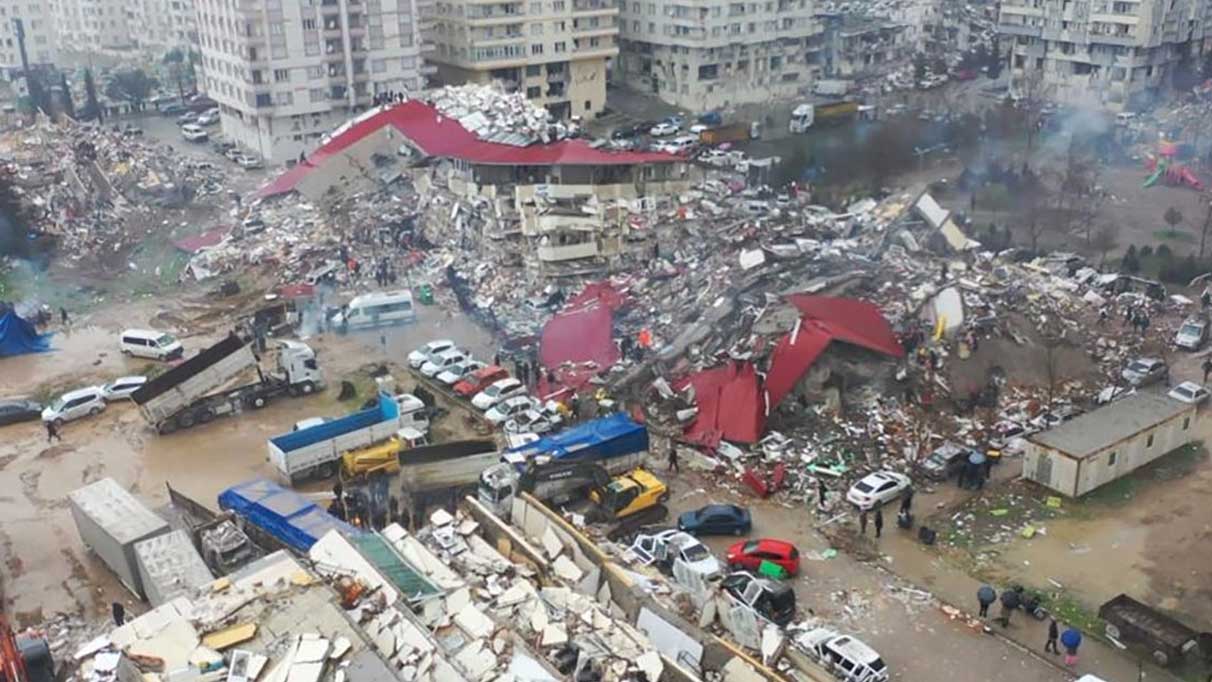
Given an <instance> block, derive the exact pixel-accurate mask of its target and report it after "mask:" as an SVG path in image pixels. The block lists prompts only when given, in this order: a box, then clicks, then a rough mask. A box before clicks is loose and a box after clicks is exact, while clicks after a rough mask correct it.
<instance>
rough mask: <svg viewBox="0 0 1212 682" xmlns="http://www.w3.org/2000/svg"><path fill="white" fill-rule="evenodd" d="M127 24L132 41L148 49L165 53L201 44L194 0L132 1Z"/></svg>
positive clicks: (129, 6)
mask: <svg viewBox="0 0 1212 682" xmlns="http://www.w3.org/2000/svg"><path fill="white" fill-rule="evenodd" d="M127 21H128V23H129V25H130V27H131V39H132V42H134V43H135V44H136V45H137V46H138V47H140V48H142V49H144V50H148V51H152V52H159V53H164V52H167V51H169V50H171V49H173V48H175V47H180V48H196V47H197V45H198V21H197V13H196V12H194V2H193V0H131V1H130V3H129V5H128V10H127Z"/></svg>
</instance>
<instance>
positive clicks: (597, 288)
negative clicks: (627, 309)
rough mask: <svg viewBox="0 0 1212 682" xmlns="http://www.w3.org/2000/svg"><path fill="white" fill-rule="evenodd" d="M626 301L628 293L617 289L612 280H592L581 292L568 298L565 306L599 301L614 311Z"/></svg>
mask: <svg viewBox="0 0 1212 682" xmlns="http://www.w3.org/2000/svg"><path fill="white" fill-rule="evenodd" d="M626 301H627V294H626V293H625V292H623V291H619V290H618V289H616V288H615V287H614V285H613V284H611V283H610V282H590V283H589V284H586V285H585V288H584V289H582V290H581V293H579V294H577V295H576V296H573V297H572V298H570V299H568V303H566V304H565V306H564V308H565V309H571V308H579V307H581V306H583V305H585V304H590V303H595V302H597V303H601V304H603V305H605V306H606V307H608V308H610V309H611V310H612V311H614V310H618V309H619V308H622V307H623V304H624V303H626Z"/></svg>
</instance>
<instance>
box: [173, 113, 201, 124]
mask: <svg viewBox="0 0 1212 682" xmlns="http://www.w3.org/2000/svg"><path fill="white" fill-rule="evenodd" d="M197 120H198V114H197V113H195V112H193V111H187V112H185V113H184V114H181V115H180V116H178V117H177V125H179V126H183V125H186V124H188V123H193V122H194V121H197Z"/></svg>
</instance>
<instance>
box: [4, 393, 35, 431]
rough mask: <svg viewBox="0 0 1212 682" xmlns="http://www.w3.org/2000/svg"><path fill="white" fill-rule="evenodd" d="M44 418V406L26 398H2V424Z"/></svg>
mask: <svg viewBox="0 0 1212 682" xmlns="http://www.w3.org/2000/svg"><path fill="white" fill-rule="evenodd" d="M41 418H42V406H41V405H39V404H38V403H36V402H34V401H32V400H25V399H24V398H6V399H3V400H0V426H4V425H6V424H16V423H17V422H31V421H34V420H37V419H41Z"/></svg>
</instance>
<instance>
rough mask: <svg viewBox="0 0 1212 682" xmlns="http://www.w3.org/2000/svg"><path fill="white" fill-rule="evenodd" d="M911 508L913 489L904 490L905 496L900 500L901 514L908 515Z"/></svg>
mask: <svg viewBox="0 0 1212 682" xmlns="http://www.w3.org/2000/svg"><path fill="white" fill-rule="evenodd" d="M912 506H913V488H906V489H905V496H904V497H902V498H901V513H902V514H908V513H909V510H910V508H911V507H912Z"/></svg>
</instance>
